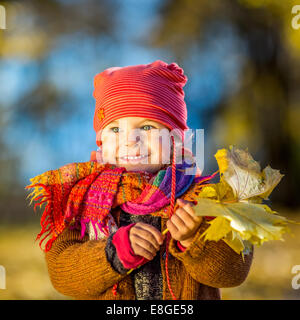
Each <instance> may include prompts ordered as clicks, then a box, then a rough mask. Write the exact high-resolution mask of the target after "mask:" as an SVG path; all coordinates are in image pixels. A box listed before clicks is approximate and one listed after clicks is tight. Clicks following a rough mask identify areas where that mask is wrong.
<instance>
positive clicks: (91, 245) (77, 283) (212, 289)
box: [45, 218, 253, 300]
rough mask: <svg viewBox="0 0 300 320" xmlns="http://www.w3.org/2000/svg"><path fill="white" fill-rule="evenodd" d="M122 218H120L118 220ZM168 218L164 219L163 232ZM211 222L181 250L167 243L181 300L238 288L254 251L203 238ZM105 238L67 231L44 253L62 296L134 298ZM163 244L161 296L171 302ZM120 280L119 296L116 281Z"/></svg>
mask: <svg viewBox="0 0 300 320" xmlns="http://www.w3.org/2000/svg"><path fill="white" fill-rule="evenodd" d="M116 221H118V220H116ZM166 222H167V219H163V218H162V219H161V230H164V229H165V228H166ZM208 226H209V224H208V223H207V222H206V221H205V220H203V222H202V224H201V225H200V227H199V229H198V231H197V233H196V235H195V237H194V240H193V242H192V244H191V245H190V246H189V247H188V248H187V249H186V250H185V251H184V252H181V251H180V250H179V249H178V247H177V245H176V241H175V240H173V239H171V241H170V244H169V253H170V255H169V260H168V270H169V277H170V284H171V288H172V290H173V292H174V294H175V296H176V297H177V299H180V300H202V299H221V295H220V290H219V288H226V287H235V286H238V285H240V284H241V283H242V282H243V281H245V279H246V277H247V275H248V273H249V270H250V266H251V263H252V259H253V247H252V251H251V252H250V253H248V254H245V256H244V261H243V259H242V256H241V255H238V254H237V253H236V252H234V251H233V250H232V249H231V248H230V247H229V246H228V245H227V244H226V243H225V242H224V241H222V240H221V241H218V242H215V241H206V242H204V241H203V238H200V237H201V235H202V233H203V232H204V231H205V230H206V228H207V227H208ZM105 248H106V239H101V240H89V237H88V235H85V237H84V238H83V239H80V231H79V230H76V229H73V230H71V229H66V230H65V231H64V232H63V233H62V234H60V235H59V237H58V238H57V239H56V240H55V241H54V243H53V244H52V248H51V249H50V251H48V252H47V253H45V257H46V261H47V265H48V272H49V275H50V279H51V282H52V284H53V286H54V288H55V289H56V290H57V291H59V292H60V293H62V294H63V295H66V296H70V297H73V298H75V299H89V300H134V299H136V295H135V289H134V285H133V281H132V278H131V277H130V275H127V274H120V273H118V272H116V271H115V270H114V269H113V267H112V266H111V264H110V262H109V261H108V260H107V257H106V254H105ZM164 253H165V243H164V244H163V245H162V246H161V249H160V252H159V254H160V264H161V271H162V276H163V300H172V296H171V294H170V292H169V290H168V285H167V280H166V272H165V255H164ZM116 282H119V285H118V289H117V295H116V296H114V295H113V293H112V287H113V285H114V284H115V283H116Z"/></svg>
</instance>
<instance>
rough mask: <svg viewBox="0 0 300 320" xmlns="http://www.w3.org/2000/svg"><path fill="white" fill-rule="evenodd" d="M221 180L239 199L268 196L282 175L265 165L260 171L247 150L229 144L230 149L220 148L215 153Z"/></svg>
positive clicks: (265, 197) (264, 197)
mask: <svg viewBox="0 0 300 320" xmlns="http://www.w3.org/2000/svg"><path fill="white" fill-rule="evenodd" d="M215 158H216V159H217V162H218V165H219V170H220V174H221V180H224V181H225V182H226V183H228V184H229V185H230V187H231V188H232V191H233V193H234V197H235V198H236V199H237V200H238V201H239V200H244V199H250V198H252V197H257V196H259V197H261V198H262V199H268V196H269V195H270V193H271V192H272V191H273V189H274V188H275V187H276V185H277V184H278V183H279V182H280V180H281V178H282V177H283V176H284V175H282V174H280V172H279V170H274V169H272V168H271V167H270V166H267V167H266V168H265V169H264V170H263V171H262V172H261V168H260V165H259V163H258V162H256V161H255V160H254V159H253V158H252V156H251V155H250V154H249V152H248V150H246V151H244V150H240V149H237V148H235V147H233V146H230V150H226V149H221V150H218V152H217V153H216V154H215Z"/></svg>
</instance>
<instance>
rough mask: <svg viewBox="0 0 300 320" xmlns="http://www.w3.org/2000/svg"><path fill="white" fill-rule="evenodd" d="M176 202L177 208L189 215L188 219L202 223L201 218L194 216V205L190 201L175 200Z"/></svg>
mask: <svg viewBox="0 0 300 320" xmlns="http://www.w3.org/2000/svg"><path fill="white" fill-rule="evenodd" d="M177 202H178V204H179V206H180V207H181V208H182V209H184V210H185V211H186V212H187V213H188V214H189V215H190V217H191V218H192V219H193V220H194V221H195V222H197V223H199V222H201V221H202V217H201V216H197V215H196V214H195V211H194V209H193V206H194V204H193V203H192V202H190V201H186V200H183V199H177Z"/></svg>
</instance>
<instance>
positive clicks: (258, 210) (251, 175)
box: [194, 146, 298, 254]
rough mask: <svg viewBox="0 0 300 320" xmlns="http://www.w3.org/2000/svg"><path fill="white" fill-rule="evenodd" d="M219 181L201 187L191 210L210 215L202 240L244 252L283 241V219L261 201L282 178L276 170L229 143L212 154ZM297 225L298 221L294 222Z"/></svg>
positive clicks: (287, 230)
mask: <svg viewBox="0 0 300 320" xmlns="http://www.w3.org/2000/svg"><path fill="white" fill-rule="evenodd" d="M215 157H216V159H217V162H218V165H219V171H220V181H219V182H218V183H215V184H210V185H208V186H203V188H202V190H201V192H200V193H199V194H198V197H197V198H196V201H197V205H196V206H195V207H194V211H195V213H196V215H198V216H212V217H215V219H213V220H211V221H208V224H210V226H209V227H208V228H207V229H206V231H205V232H204V233H203V234H202V237H204V240H205V241H207V240H210V241H219V240H221V239H222V240H223V241H225V242H226V243H227V244H228V245H229V246H230V247H231V248H232V249H233V250H234V251H235V252H237V253H242V254H243V253H244V252H247V251H249V250H250V248H251V245H257V246H260V245H261V244H263V243H264V242H265V241H269V240H283V238H282V235H283V234H284V233H286V232H289V231H290V230H289V228H288V224H289V223H297V222H294V221H291V220H288V219H286V218H285V217H282V216H280V215H278V214H277V212H276V211H273V210H272V209H271V208H270V207H269V206H267V205H266V204H263V203H262V201H263V199H268V196H269V195H270V194H271V192H272V191H273V189H274V188H275V187H276V186H277V184H278V183H279V182H280V180H281V178H282V177H283V175H282V174H280V172H279V170H274V169H272V168H271V167H270V166H267V167H266V168H265V169H264V170H263V171H261V168H260V165H259V163H258V162H257V161H255V160H254V159H253V158H252V156H251V155H250V154H249V152H248V150H246V151H244V150H240V149H237V148H235V147H232V146H230V150H226V149H221V150H218V152H217V153H216V154H215ZM297 224H298V223H297Z"/></svg>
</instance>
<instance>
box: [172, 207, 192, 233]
mask: <svg viewBox="0 0 300 320" xmlns="http://www.w3.org/2000/svg"><path fill="white" fill-rule="evenodd" d="M176 215H177V216H178V217H179V218H180V219H181V220H182V221H184V223H185V225H186V226H187V227H188V228H189V229H193V228H194V227H195V224H197V223H196V221H195V220H194V219H193V218H192V217H191V215H190V214H189V213H188V212H187V211H186V210H184V209H183V208H179V209H177V210H176Z"/></svg>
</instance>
